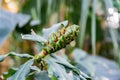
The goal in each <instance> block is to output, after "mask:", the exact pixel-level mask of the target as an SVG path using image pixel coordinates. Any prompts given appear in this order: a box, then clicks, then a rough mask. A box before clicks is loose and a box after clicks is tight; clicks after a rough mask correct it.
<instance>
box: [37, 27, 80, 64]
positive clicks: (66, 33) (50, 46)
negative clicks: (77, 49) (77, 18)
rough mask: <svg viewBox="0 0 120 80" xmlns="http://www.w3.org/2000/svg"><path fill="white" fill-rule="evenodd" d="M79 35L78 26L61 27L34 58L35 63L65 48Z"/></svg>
mask: <svg viewBox="0 0 120 80" xmlns="http://www.w3.org/2000/svg"><path fill="white" fill-rule="evenodd" d="M78 33H79V26H78V25H71V26H68V27H62V28H61V29H60V30H58V31H57V32H55V33H52V34H51V35H50V36H49V38H48V41H47V42H46V43H45V46H43V49H42V51H41V52H40V53H39V54H38V55H36V56H35V59H36V60H37V62H40V61H41V59H42V58H43V57H45V56H46V55H48V54H51V53H54V52H56V51H58V50H60V49H62V48H65V47H66V45H67V44H69V43H70V42H71V41H73V40H74V39H75V37H76V36H77V35H78Z"/></svg>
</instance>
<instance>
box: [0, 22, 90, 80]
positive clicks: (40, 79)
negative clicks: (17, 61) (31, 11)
mask: <svg viewBox="0 0 120 80" xmlns="http://www.w3.org/2000/svg"><path fill="white" fill-rule="evenodd" d="M61 24H62V25H64V26H66V25H67V24H68V21H64V22H61V23H58V24H56V26H57V29H56V30H58V29H59V28H60V26H61ZM54 27H55V25H54ZM54 27H51V28H50V29H45V30H43V31H47V32H48V31H49V34H52V33H53V32H51V30H52V29H53V28H54ZM22 37H23V39H27V40H33V41H37V42H39V43H41V44H42V43H43V41H44V38H43V37H41V36H39V35H36V34H35V33H34V32H32V34H31V35H29V34H28V35H22ZM66 45H67V44H66ZM7 56H18V57H21V58H27V59H28V61H27V62H25V63H24V64H22V65H21V66H20V67H19V68H11V69H10V70H9V71H8V72H7V73H5V74H3V76H4V77H5V78H7V79H8V80H26V79H28V78H29V77H31V76H32V77H33V78H34V79H35V80H67V79H68V80H91V78H90V77H89V76H87V75H86V74H84V73H83V72H82V71H80V69H78V68H76V67H75V66H73V65H71V64H70V63H69V62H68V61H67V60H66V59H64V58H62V57H60V56H57V55H55V54H50V55H48V56H45V57H44V58H42V60H41V61H40V62H37V63H36V57H34V56H31V55H29V54H17V53H14V52H10V53H8V54H6V55H1V56H0V62H1V61H3V60H4V59H5V58H6V57H7ZM35 63H36V64H38V66H37V65H35Z"/></svg>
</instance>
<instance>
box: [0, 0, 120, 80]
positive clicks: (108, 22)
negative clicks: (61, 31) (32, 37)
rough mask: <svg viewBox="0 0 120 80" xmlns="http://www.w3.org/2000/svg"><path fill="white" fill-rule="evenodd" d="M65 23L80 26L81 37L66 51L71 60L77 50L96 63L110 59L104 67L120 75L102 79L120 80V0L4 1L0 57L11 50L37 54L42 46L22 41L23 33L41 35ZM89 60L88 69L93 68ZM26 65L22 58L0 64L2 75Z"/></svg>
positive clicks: (0, 1) (0, 12) (1, 3)
mask: <svg viewBox="0 0 120 80" xmlns="http://www.w3.org/2000/svg"><path fill="white" fill-rule="evenodd" d="M64 20H68V22H69V25H72V24H77V25H79V26H80V32H79V36H78V37H77V39H76V40H75V41H73V42H72V43H71V44H70V45H68V46H67V47H66V49H65V53H66V55H67V56H68V57H69V59H70V60H72V59H73V55H71V53H72V52H75V51H76V48H77V49H78V51H77V52H75V53H78V52H79V53H80V54H79V56H81V55H82V54H84V53H87V54H86V55H89V56H91V58H93V57H95V58H94V60H95V61H96V60H97V59H98V60H100V61H101V62H104V60H103V59H105V60H108V61H106V63H105V64H101V65H103V66H106V65H108V66H111V65H113V67H112V68H111V70H113V69H114V70H116V73H115V74H110V76H111V77H112V75H114V79H113V78H111V79H106V78H101V79H100V80H102V79H103V80H120V78H116V77H118V76H120V73H119V67H118V65H120V0H0V55H1V54H6V53H8V52H10V51H14V52H18V53H29V54H32V55H35V54H37V53H38V51H39V46H38V44H37V43H35V42H32V41H26V40H22V39H21V34H30V33H31V29H33V30H34V31H35V32H36V33H37V34H39V35H41V34H42V30H43V28H48V27H50V26H51V25H53V24H56V23H59V22H61V21H64ZM82 56H83V55H82ZM100 56H101V57H100ZM76 58H77V56H76V57H74V59H76ZM87 59H88V58H87ZM87 59H85V60H86V64H84V66H85V67H86V68H89V67H90V65H87V63H88V62H87ZM13 61H15V62H13ZM88 61H89V59H88ZM109 61H110V62H109ZM111 61H113V62H114V63H113V62H111ZM22 62H24V61H21V59H20V58H18V57H13V59H11V58H7V59H6V60H5V61H4V62H2V63H0V74H2V73H3V72H5V71H7V70H8V69H9V67H10V66H13V65H14V66H19V65H20V64H21V63H22ZM83 62H84V61H83ZM71 63H73V62H72V61H71ZM78 63H79V61H78ZM81 63H82V61H81ZM108 63H110V64H108ZM112 63H113V64H112ZM73 64H74V63H73ZM101 65H99V66H98V67H97V68H99V67H100V66H101ZM108 66H107V67H108ZM103 68H104V67H103ZM102 70H103V69H102ZM92 71H93V70H91V69H90V72H92ZM103 71H104V70H103ZM97 73H99V70H98V71H97ZM111 73H114V71H113V72H111ZM101 74H104V73H101ZM106 74H107V73H106ZM108 75H109V74H108ZM115 78H116V79H115ZM98 80H99V79H98Z"/></svg>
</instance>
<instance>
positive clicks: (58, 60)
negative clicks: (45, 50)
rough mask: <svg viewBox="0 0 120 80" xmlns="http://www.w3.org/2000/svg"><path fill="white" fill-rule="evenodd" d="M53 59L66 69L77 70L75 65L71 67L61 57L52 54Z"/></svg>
mask: <svg viewBox="0 0 120 80" xmlns="http://www.w3.org/2000/svg"><path fill="white" fill-rule="evenodd" d="M51 57H53V58H54V59H55V60H56V62H57V63H60V64H63V65H65V66H66V67H69V68H75V67H74V66H73V65H71V64H70V63H69V62H68V61H67V60H66V59H64V58H62V57H60V56H57V55H55V54H51Z"/></svg>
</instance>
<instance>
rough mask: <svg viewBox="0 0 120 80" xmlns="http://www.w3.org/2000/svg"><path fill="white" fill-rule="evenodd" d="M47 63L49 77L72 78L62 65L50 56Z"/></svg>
mask: <svg viewBox="0 0 120 80" xmlns="http://www.w3.org/2000/svg"><path fill="white" fill-rule="evenodd" d="M47 63H48V74H49V76H50V77H52V76H56V77H57V78H58V80H64V79H65V80H73V79H72V76H70V75H68V73H67V72H66V70H65V68H64V66H62V65H60V64H58V63H56V62H55V60H54V59H53V58H51V57H49V59H47Z"/></svg>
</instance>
